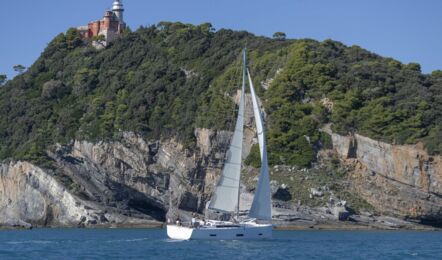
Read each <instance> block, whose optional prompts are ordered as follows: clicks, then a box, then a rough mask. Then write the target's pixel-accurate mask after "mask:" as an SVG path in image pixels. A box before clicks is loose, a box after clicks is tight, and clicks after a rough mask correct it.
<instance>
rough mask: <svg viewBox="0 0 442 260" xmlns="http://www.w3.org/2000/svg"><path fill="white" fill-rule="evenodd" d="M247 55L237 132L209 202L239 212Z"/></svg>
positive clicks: (220, 207) (234, 134) (218, 208)
mask: <svg viewBox="0 0 442 260" xmlns="http://www.w3.org/2000/svg"><path fill="white" fill-rule="evenodd" d="M245 55H246V54H245V51H244V74H243V80H242V88H241V97H240V102H239V110H238V118H237V120H236V126H235V132H234V133H233V138H232V142H231V143H230V147H229V150H228V152H227V160H226V162H225V164H224V168H223V171H222V174H221V177H220V179H219V181H218V184H217V186H216V188H215V192H214V194H213V195H212V199H211V201H210V204H209V208H210V209H213V210H218V211H223V212H235V211H236V212H239V187H240V173H241V161H242V160H241V159H242V157H241V156H242V142H243V128H244V103H245V102H244V95H245V85H246V68H245Z"/></svg>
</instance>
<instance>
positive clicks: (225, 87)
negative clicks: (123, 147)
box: [0, 22, 442, 166]
mask: <svg viewBox="0 0 442 260" xmlns="http://www.w3.org/2000/svg"><path fill="white" fill-rule="evenodd" d="M244 46H247V48H248V50H249V60H250V61H249V63H250V69H251V73H252V74H253V76H254V79H255V80H256V82H255V84H256V86H261V85H266V86H268V90H265V89H264V88H261V87H258V89H257V91H258V94H259V95H260V97H261V100H262V102H263V105H264V108H265V111H266V113H267V127H268V144H269V153H270V162H271V163H272V164H289V165H290V164H296V165H299V166H309V165H310V164H311V163H312V162H313V161H315V158H316V151H317V150H318V149H319V148H321V147H322V146H327V145H329V142H330V140H329V137H328V136H327V135H326V134H324V133H322V132H321V131H320V130H319V129H320V128H321V127H322V125H323V124H325V123H332V127H333V129H334V130H335V131H337V132H339V133H341V134H347V133H354V132H357V133H360V134H362V135H365V136H368V137H371V138H374V139H377V140H382V141H386V142H390V143H397V144H404V143H407V144H411V143H416V142H418V141H422V142H424V143H425V145H426V147H427V149H428V150H429V151H430V152H431V153H440V152H441V151H442V141H441V140H442V72H441V71H435V72H433V73H432V74H430V75H425V74H422V73H421V71H420V67H419V65H418V64H415V63H411V64H407V65H406V64H401V63H400V62H398V61H395V60H393V59H390V58H383V57H380V56H378V55H376V54H373V53H370V52H368V51H366V50H364V49H361V48H360V47H357V46H351V47H347V46H344V45H343V44H341V43H339V42H335V41H331V40H326V41H324V42H317V41H313V40H284V39H283V38H281V37H279V38H275V39H270V38H266V37H256V36H254V35H252V34H250V33H247V32H235V31H231V30H225V29H221V30H218V31H216V32H215V31H214V30H213V28H212V27H211V25H210V24H202V25H199V26H194V25H185V24H182V23H167V22H163V23H160V24H158V25H157V26H151V27H147V28H143V27H141V28H139V29H138V30H136V31H135V32H128V33H127V34H126V35H125V36H124V37H123V38H122V39H120V40H118V41H116V42H114V43H113V44H112V45H111V46H110V47H109V48H107V49H105V50H102V51H97V50H95V49H94V48H92V47H90V46H85V45H84V43H83V42H82V41H81V40H80V38H79V35H78V32H77V31H76V30H73V29H71V30H69V31H68V32H66V33H65V34H60V35H58V36H57V37H56V38H55V39H54V40H53V41H52V42H51V43H49V45H48V47H47V48H46V49H45V51H44V52H43V53H42V55H41V57H40V58H39V59H38V60H37V61H36V62H35V63H34V64H33V65H32V66H31V67H30V68H29V69H28V70H27V71H26V72H24V73H23V74H21V75H19V76H17V77H16V78H14V79H13V80H10V81H8V82H7V83H6V85H5V86H4V87H2V88H0V113H1V114H2V116H1V117H0V159H4V158H8V157H13V158H16V159H26V160H33V161H37V162H43V161H44V158H45V150H46V149H47V148H48V146H50V145H52V144H54V143H57V142H58V143H67V142H69V141H70V140H72V139H74V138H77V139H87V140H92V141H96V140H113V139H118V138H119V136H120V133H121V131H134V132H136V133H139V134H141V135H143V136H145V137H146V138H151V139H153V138H155V139H157V138H167V137H176V138H178V139H179V140H181V141H182V142H183V143H184V144H186V145H187V146H189V148H192V145H193V144H194V129H195V127H206V128H212V129H232V128H233V124H234V118H235V109H236V107H235V105H234V102H233V96H234V95H235V93H236V91H237V89H238V87H239V86H238V85H239V83H240V78H241V68H240V62H241V61H240V58H239V57H240V53H241V50H242V48H243V47H244ZM252 150H253V152H252V154H251V155H250V157H249V158H248V160H247V162H248V163H250V164H257V161H258V160H257V158H259V157H258V156H257V152H258V150H257V149H256V147H255V148H254V149H252Z"/></svg>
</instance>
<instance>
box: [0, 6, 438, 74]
mask: <svg viewBox="0 0 442 260" xmlns="http://www.w3.org/2000/svg"><path fill="white" fill-rule="evenodd" d="M112 1H113V0H8V1H6V0H3V1H2V9H3V10H2V14H1V15H0V24H1V25H2V33H1V36H0V74H6V75H7V76H8V78H9V79H11V78H12V77H13V76H15V73H14V71H13V69H12V67H13V66H14V65H16V64H22V65H24V66H26V67H28V66H31V65H32V63H33V62H34V61H35V60H36V59H37V58H38V57H39V55H40V54H41V52H42V51H43V50H44V48H45V47H46V45H47V44H48V43H49V42H50V41H51V40H52V39H53V38H54V37H55V36H56V35H57V34H59V33H60V32H65V31H66V30H67V29H68V28H69V27H75V26H80V25H86V24H87V23H88V22H89V21H93V20H98V19H100V18H101V17H102V16H103V13H104V11H105V10H106V9H107V8H110V7H111V5H112ZM123 3H124V7H125V9H126V11H125V14H124V15H125V20H126V22H127V24H128V25H129V26H130V27H131V28H132V29H133V30H135V29H137V28H138V27H139V26H141V25H143V26H147V25H152V24H157V23H158V22H160V21H180V22H184V23H192V24H201V23H205V22H210V23H212V25H213V26H214V27H215V28H216V29H220V28H229V29H235V30H247V31H249V32H252V33H254V34H256V35H264V36H269V37H271V36H272V34H273V33H274V32H277V31H282V32H285V33H286V34H287V37H288V38H293V39H299V38H311V39H315V40H319V41H322V40H325V39H333V40H336V41H340V42H342V43H344V44H346V45H359V46H361V47H363V48H365V49H368V50H369V51H372V52H375V53H378V54H380V55H382V56H386V57H392V58H394V59H397V60H399V61H401V62H404V63H409V62H417V63H419V64H421V66H422V71H423V72H424V73H431V71H433V70H438V69H442V31H441V30H440V28H441V25H442V15H441V12H442V0H156V1H152V0H123Z"/></svg>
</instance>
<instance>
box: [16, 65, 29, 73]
mask: <svg viewBox="0 0 442 260" xmlns="http://www.w3.org/2000/svg"><path fill="white" fill-rule="evenodd" d="M13 68H14V71H16V72H18V74H22V73H23V72H24V71H25V70H26V67H25V66H23V65H20V64H18V65H15V66H14V67H13Z"/></svg>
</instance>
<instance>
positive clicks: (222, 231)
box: [167, 223, 272, 240]
mask: <svg viewBox="0 0 442 260" xmlns="http://www.w3.org/2000/svg"><path fill="white" fill-rule="evenodd" d="M167 235H168V236H169V237H170V238H171V239H177V240H193V239H204V240H260V239H270V238H272V225H271V224H256V223H240V224H218V225H204V226H200V227H197V228H195V227H186V226H177V225H167Z"/></svg>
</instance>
